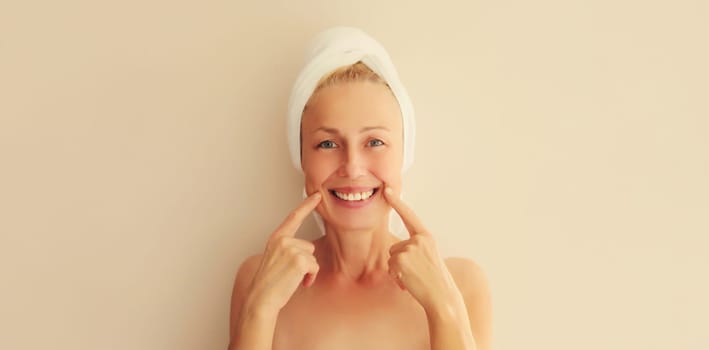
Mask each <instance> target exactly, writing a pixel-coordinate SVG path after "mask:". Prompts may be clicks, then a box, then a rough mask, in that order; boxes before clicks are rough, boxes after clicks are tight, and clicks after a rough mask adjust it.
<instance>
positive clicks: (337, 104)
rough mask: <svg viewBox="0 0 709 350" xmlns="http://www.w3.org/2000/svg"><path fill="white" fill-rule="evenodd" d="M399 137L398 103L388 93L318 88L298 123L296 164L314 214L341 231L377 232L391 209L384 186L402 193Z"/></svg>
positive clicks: (351, 85)
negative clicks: (317, 198)
mask: <svg viewBox="0 0 709 350" xmlns="http://www.w3.org/2000/svg"><path fill="white" fill-rule="evenodd" d="M402 135H403V133H402V121H401V113H400V109H399V104H398V102H397V100H396V98H395V97H394V95H393V94H392V93H391V91H390V90H389V88H388V87H387V86H386V85H384V84H382V83H376V82H371V81H353V82H341V83H337V84H334V85H330V86H327V87H324V88H322V89H319V90H318V91H317V92H316V94H314V95H313V96H312V97H311V99H310V101H309V102H308V105H307V107H306V109H305V112H304V113H303V118H302V121H301V164H302V167H303V171H304V174H305V189H306V192H307V193H308V194H311V193H314V192H317V191H320V192H322V194H323V201H322V202H321V204H320V205H319V206H318V208H317V209H316V210H317V211H318V213H319V214H320V215H321V216H322V218H323V220H324V221H325V223H326V224H327V225H331V226H333V227H336V228H338V229H342V230H364V229H372V228H375V227H381V225H384V224H385V223H386V220H387V219H388V214H389V210H390V209H391V207H390V206H389V205H388V203H387V202H386V201H385V199H384V198H383V194H382V193H381V190H382V189H383V187H382V186H383V185H384V184H387V185H388V186H391V187H394V188H396V189H400V188H401V167H402V162H403V136H402Z"/></svg>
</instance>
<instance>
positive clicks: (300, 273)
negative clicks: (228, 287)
mask: <svg viewBox="0 0 709 350" xmlns="http://www.w3.org/2000/svg"><path fill="white" fill-rule="evenodd" d="M321 199H322V194H321V193H320V192H316V193H314V194H312V195H310V196H309V197H308V198H306V199H305V200H304V201H303V202H302V203H301V204H300V205H299V206H298V207H297V208H295V210H293V211H292V212H291V213H290V214H289V215H288V217H287V218H286V219H285V220H284V221H283V223H281V225H280V226H278V228H277V229H276V230H275V231H274V232H273V233H272V234H271V237H270V238H269V239H268V243H267V244H266V250H265V251H264V253H263V255H262V258H261V264H260V265H259V268H258V270H256V273H255V275H254V278H253V280H252V282H251V287H250V288H249V292H248V294H247V295H248V296H247V299H246V302H247V303H248V304H249V308H256V309H257V310H258V311H259V312H265V313H266V314H268V315H273V316H275V315H277V314H278V312H279V311H280V310H281V308H283V307H284V306H285V305H286V303H287V302H288V300H289V299H290V298H291V296H292V295H293V293H295V290H296V289H297V288H298V285H299V284H300V283H301V282H302V283H303V286H304V287H310V286H311V285H312V284H313V282H314V281H315V277H316V276H317V274H318V271H319V270H320V266H319V265H318V263H317V260H316V259H315V256H314V255H313V252H314V251H315V246H314V245H313V243H312V242H310V241H306V240H303V239H298V238H295V233H296V231H297V230H298V228H299V227H300V225H301V224H302V223H303V220H304V219H305V218H306V217H307V216H308V214H310V212H312V211H313V210H314V209H315V207H317V206H318V204H319V203H320V201H321Z"/></svg>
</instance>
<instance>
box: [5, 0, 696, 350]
mask: <svg viewBox="0 0 709 350" xmlns="http://www.w3.org/2000/svg"><path fill="white" fill-rule="evenodd" d="M708 10H709V6H708V5H707V2H706V1H700V0H696V1H689V0H684V1H664V2H660V1H629V0H624V1H610V0H605V1H562V0H557V1H552V0H541V1H523V0H503V1H489V2H480V1H476V2H451V1H447V2H438V3H437V4H433V3H429V2H426V3H424V2H421V3H420V4H419V3H413V2H411V1H398V2H384V3H380V2H379V1H367V0H362V1H347V2H345V1H340V2H332V1H320V2H312V1H311V2H299V3H298V4H295V2H289V1H282V2H280V3H277V4H274V3H263V4H253V3H251V2H248V3H247V2H243V3H239V2H236V1H212V2H205V1H196V0H192V1H162V2H156V1H129V2H121V1H114V2H110V3H105V2H102V1H98V2H97V1H88V0H87V1H81V2H80V1H73V0H72V1H19V0H17V1H10V2H8V1H7V0H4V1H3V2H2V3H1V4H0V99H1V103H0V167H2V169H1V172H0V215H1V220H0V279H1V280H0V293H1V295H0V348H2V349H44V348H52V349H171V350H175V349H223V348H225V346H226V344H227V323H228V312H229V310H228V307H229V296H230V292H231V285H232V282H233V276H234V273H235V271H236V268H237V266H238V264H239V263H240V262H241V260H242V259H244V258H245V257H246V256H247V255H250V254H253V253H256V252H259V251H260V250H262V248H263V244H264V242H265V238H266V236H267V235H268V234H269V232H270V231H271V230H272V229H273V228H275V226H276V225H277V224H278V222H280V220H281V219H282V218H283V217H284V216H285V215H286V213H287V212H288V211H289V210H290V208H292V207H293V206H294V205H295V204H296V203H297V202H298V199H299V194H300V185H301V183H302V178H301V175H299V174H298V173H297V172H296V171H295V170H293V169H292V168H291V166H290V163H289V160H288V158H287V157H288V154H287V149H286V142H285V129H284V126H285V122H284V114H285V108H286V102H287V97H288V93H289V89H290V86H291V83H292V81H293V79H294V78H295V76H296V74H297V71H298V69H299V68H300V65H301V56H302V51H303V49H304V45H305V43H306V40H308V39H309V38H310V37H311V36H312V35H313V34H314V33H315V32H317V31H319V30H321V29H323V28H326V27H328V26H331V25H336V24H347V25H354V26H359V27H361V28H363V29H365V30H366V31H367V32H369V33H370V34H372V35H373V36H374V37H376V38H378V39H379V40H380V41H381V42H382V43H383V44H384V46H385V47H387V49H388V50H389V51H390V53H391V56H392V58H393V60H394V62H395V64H396V65H397V67H398V69H399V70H400V75H401V77H402V80H403V81H404V84H405V85H406V86H407V88H408V89H409V91H410V94H411V95H412V98H413V101H414V104H415V107H416V109H417V117H418V118H417V123H418V125H419V129H418V131H419V132H418V139H417V146H418V149H417V151H418V152H417V159H416V162H415V164H414V167H413V168H412V170H411V171H410V173H409V174H408V176H407V178H406V189H407V193H408V195H407V198H408V201H409V203H410V204H411V205H412V206H413V207H414V208H415V209H416V210H417V212H418V213H419V215H420V216H421V217H422V218H423V219H424V220H425V222H426V223H427V224H428V226H429V227H430V229H431V230H432V231H433V232H434V233H436V234H437V237H438V240H439V244H440V246H441V249H442V251H443V253H444V254H445V255H461V256H467V257H469V258H472V259H474V260H476V261H477V262H478V263H479V264H480V265H482V266H483V268H484V269H485V271H486V272H487V274H488V276H489V279H490V283H491V288H492V292H493V294H494V295H493V297H494V313H495V314H494V316H495V320H494V329H495V348H496V349H509V350H512V349H559V350H562V349H577V350H583V349H594V350H595V349H663V350H664V349H697V350H699V349H707V348H709V336H708V335H707V329H708V327H709V316H708V315H709V302H708V301H707V295H709V283H708V281H707V279H708V278H707V275H709V272H708V271H709V258H707V251H708V249H707V247H708V246H709V240H708V239H707V235H708V234H709V181H708V179H709V137H707V136H708V135H709V107H708V105H707V93H708V92H709V89H708V83H707V82H708V81H709V69H708V68H707V62H709V53H708V51H707V37H708V34H709V22H708V21H707V18H709V11H708ZM313 229H314V224H313V222H312V221H310V222H308V223H307V225H306V226H305V227H304V228H303V231H302V233H301V234H302V235H303V236H305V237H310V236H313V234H312V230H313Z"/></svg>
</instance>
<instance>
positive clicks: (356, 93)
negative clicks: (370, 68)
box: [301, 81, 402, 132]
mask: <svg viewBox="0 0 709 350" xmlns="http://www.w3.org/2000/svg"><path fill="white" fill-rule="evenodd" d="M322 126H326V127H330V128H336V129H339V130H342V131H348V130H359V129H361V128H363V127H370V126H383V127H386V128H388V129H390V130H401V128H402V121H401V111H400V109H399V103H398V101H397V100H396V98H395V97H394V95H393V94H392V93H391V91H390V90H389V88H388V87H387V86H386V85H383V84H379V83H373V82H368V81H364V82H348V83H340V84H336V85H333V86H328V87H325V88H323V89H321V90H320V91H318V92H317V93H316V94H315V95H314V96H313V97H312V98H311V100H310V101H309V102H308V105H307V107H306V109H305V111H304V113H303V119H302V121H301V128H302V131H303V132H308V131H312V130H315V129H317V128H319V127H322Z"/></svg>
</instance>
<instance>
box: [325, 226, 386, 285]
mask: <svg viewBox="0 0 709 350" xmlns="http://www.w3.org/2000/svg"><path fill="white" fill-rule="evenodd" d="M387 227H388V222H384V223H383V224H382V225H381V226H380V227H376V228H373V229H368V230H345V229H341V228H336V227H332V226H329V225H327V223H326V224H325V232H326V234H325V236H324V237H322V238H320V239H319V240H318V241H319V245H318V247H319V248H320V249H318V250H319V253H318V255H319V256H320V257H319V259H318V260H319V263H320V272H319V275H320V274H323V273H324V274H326V275H329V277H333V278H336V279H338V280H345V281H352V282H368V281H372V280H373V279H375V278H376V277H378V276H382V275H386V274H387V273H388V269H389V264H388V260H389V247H391V245H392V244H394V243H395V242H396V241H398V240H399V239H398V238H396V237H395V236H393V235H392V234H391V233H389V230H388V229H387Z"/></svg>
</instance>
